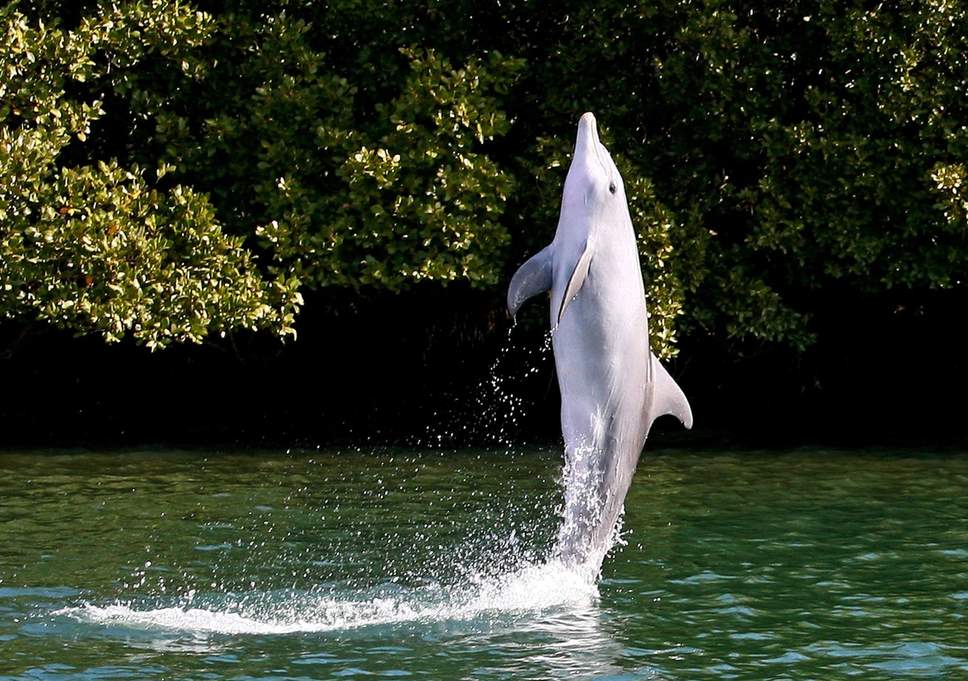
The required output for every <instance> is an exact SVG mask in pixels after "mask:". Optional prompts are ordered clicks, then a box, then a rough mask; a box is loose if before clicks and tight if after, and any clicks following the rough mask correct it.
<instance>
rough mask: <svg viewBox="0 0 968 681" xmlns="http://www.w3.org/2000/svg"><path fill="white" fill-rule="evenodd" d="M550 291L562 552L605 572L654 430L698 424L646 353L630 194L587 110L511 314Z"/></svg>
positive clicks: (518, 278) (512, 291) (512, 295)
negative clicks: (562, 477) (548, 227)
mask: <svg viewBox="0 0 968 681" xmlns="http://www.w3.org/2000/svg"><path fill="white" fill-rule="evenodd" d="M548 290H550V291H551V330H552V346H553V348H554V355H555V367H556V369H557V373H558V385H559V387H560V389H561V432H562V436H563V437H564V441H565V471H566V486H565V487H566V491H565V521H564V524H563V525H562V528H561V530H560V535H559V550H560V553H561V558H562V560H564V561H566V562H569V563H575V564H581V565H584V566H588V567H590V568H591V569H593V570H595V571H597V570H598V569H600V567H601V563H602V560H603V559H604V557H605V553H606V552H607V551H608V549H609V547H610V545H611V539H612V533H613V532H614V530H615V527H616V524H617V521H618V518H619V515H620V514H621V512H622V507H623V504H624V501H625V495H626V492H628V488H629V485H630V484H631V482H632V474H633V473H634V472H635V466H636V464H637V463H638V459H639V454H640V453H641V451H642V448H643V447H644V446H645V440H646V437H647V436H648V434H649V430H650V429H651V427H652V423H653V422H654V421H655V419H657V418H658V417H660V416H663V415H665V414H671V415H673V416H675V417H676V418H678V419H679V420H680V421H681V422H682V423H683V425H685V427H686V428H691V427H692V411H691V409H690V407H689V402H688V401H687V400H686V396H685V395H684V394H683V392H682V390H681V389H680V388H679V386H678V385H676V382H675V381H674V380H673V379H672V377H671V376H670V375H669V373H668V372H667V371H666V370H665V368H664V367H663V366H662V364H661V363H660V362H659V360H658V359H656V358H655V356H654V355H653V354H652V352H651V351H650V349H649V329H648V315H647V314H646V307H645V289H644V286H643V283H642V269H641V266H640V264H639V254H638V248H637V245H636V239H635V232H634V230H633V229H632V220H631V217H630V216H629V210H628V204H627V202H626V198H625V187H624V184H623V182H622V178H621V176H620V175H619V172H618V170H617V169H616V167H615V164H614V163H613V162H612V157H611V156H610V155H609V153H608V150H606V149H605V147H604V146H602V144H601V143H600V142H599V140H598V130H597V127H596V124H595V117H594V116H593V115H592V114H591V113H586V114H584V115H583V116H582V117H581V120H580V121H579V122H578V138H577V140H576V141H575V153H574V157H573V159H572V162H571V167H570V168H569V169H568V176H567V178H566V180H565V190H564V193H563V195H562V199H561V216H560V218H559V220H558V229H557V231H556V232H555V238H554V240H553V241H552V242H551V244H549V245H548V246H546V247H545V248H544V249H542V250H541V251H540V252H539V253H538V254H537V255H535V256H533V257H532V258H531V259H530V260H528V261H527V262H526V263H524V265H522V266H521V268H520V269H519V270H518V271H517V272H516V273H515V275H514V277H513V279H512V280H511V286H510V288H509V290H508V310H509V312H510V313H511V314H512V316H513V315H515V314H516V313H517V311H518V308H519V307H520V306H521V304H522V303H523V302H524V301H525V300H527V299H528V298H531V297H532V296H535V295H537V294H539V293H543V292H545V291H548Z"/></svg>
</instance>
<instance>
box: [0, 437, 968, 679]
mask: <svg viewBox="0 0 968 681" xmlns="http://www.w3.org/2000/svg"><path fill="white" fill-rule="evenodd" d="M559 467H560V464H559V459H558V457H557V456H556V454H555V453H554V452H522V453H517V454H514V455H510V456H509V455H507V454H505V453H503V452H457V453H453V452H451V453H443V454H442V453H437V452H424V453H420V452H413V451H383V452H377V453H373V452H342V453H336V452H316V451H314V452H300V453H293V454H290V455H283V454H278V453H275V454H274V453H267V452H260V453H257V454H256V453H247V454H237V453H225V452H218V453H215V452H212V453H207V454H206V453H198V452H194V453H178V452H125V453H115V454H99V453H71V454H41V453H24V454H19V453H6V454H0V679H81V678H97V679H119V678H131V679H182V678H184V679H212V680H218V679H328V678H343V679H362V678H379V677H416V678H426V679H557V678H578V679H581V678H589V679H592V678H597V679H653V678H655V679H703V678H709V679H729V678H746V679H766V678H784V679H817V678H823V679H833V678H846V677H851V676H856V677H859V678H864V679H872V678H875V679H876V678H911V677H928V678H968V619H966V616H968V495H966V490H968V455H962V456H957V455H942V454H934V455H932V454H911V453H896V452H895V453H892V452H878V453H851V452H816V451H796V452H763V453H735V454H724V453H715V454H714V453H702V452H699V453H696V452H692V453H671V452H669V453H658V454H656V453H650V454H649V456H648V457H647V458H646V459H645V460H644V461H643V464H642V465H640V468H639V472H638V474H637V476H636V479H635V482H634V484H633V486H632V491H631V493H630V497H629V499H628V503H627V515H626V518H625V526H624V527H625V540H626V542H627V544H626V545H625V546H624V547H620V548H619V549H617V550H616V551H614V552H613V553H612V554H611V555H610V556H609V557H608V559H607V560H606V562H605V567H604V575H603V578H602V580H601V581H600V582H599V583H598V584H597V585H595V584H589V583H588V582H586V581H584V580H583V579H582V578H581V577H580V576H578V575H575V574H572V573H569V572H568V571H567V570H565V569H563V568H561V567H560V566H555V565H554V564H551V565H545V564H544V557H545V556H546V555H547V552H548V550H549V547H550V543H551V542H552V540H553V538H554V533H555V527H556V523H557V516H556V508H557V506H558V504H559V499H560V490H559V488H558V485H557V476H558V474H559Z"/></svg>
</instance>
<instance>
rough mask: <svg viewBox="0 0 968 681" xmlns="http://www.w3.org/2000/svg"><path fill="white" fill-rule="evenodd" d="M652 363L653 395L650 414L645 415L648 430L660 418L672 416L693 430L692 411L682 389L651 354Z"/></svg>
mask: <svg viewBox="0 0 968 681" xmlns="http://www.w3.org/2000/svg"><path fill="white" fill-rule="evenodd" d="M649 360H650V361H651V362H652V382H653V386H654V387H653V391H654V392H653V394H652V404H651V405H650V406H649V413H648V414H646V415H645V420H646V424H645V425H646V429H647V430H649V429H651V428H652V423H653V422H654V421H655V420H656V419H657V418H659V417H660V416H666V415H667V414H670V415H672V416H675V417H676V418H677V419H679V421H680V422H681V423H682V425H684V426H685V427H686V428H692V409H691V408H690V407H689V400H687V399H686V395H685V393H683V392H682V388H680V387H679V385H678V384H677V383H676V382H675V380H673V378H672V376H670V375H669V372H668V371H666V368H665V367H664V366H662V362H660V361H659V360H658V359H657V358H656V356H655V355H653V354H652V353H651V352H650V353H649Z"/></svg>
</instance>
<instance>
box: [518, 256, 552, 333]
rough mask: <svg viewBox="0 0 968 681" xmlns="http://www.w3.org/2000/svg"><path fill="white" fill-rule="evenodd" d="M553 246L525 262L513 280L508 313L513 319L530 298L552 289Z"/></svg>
mask: <svg viewBox="0 0 968 681" xmlns="http://www.w3.org/2000/svg"><path fill="white" fill-rule="evenodd" d="M551 281H552V267H551V244H549V245H547V246H545V247H544V248H542V249H541V250H540V251H538V252H537V253H536V254H534V255H533V256H531V258H530V259H529V260H528V261H527V262H525V263H524V264H523V265H521V267H519V268H518V271H517V272H515V273H514V277H512V278H511V285H510V286H509V287H508V312H509V313H510V314H511V316H512V317H516V316H517V314H518V308H520V307H521V304H522V303H523V302H524V301H526V300H527V299H528V298H531V297H533V296H536V295H538V294H539V293H544V292H545V291H547V290H548V289H550V288H551Z"/></svg>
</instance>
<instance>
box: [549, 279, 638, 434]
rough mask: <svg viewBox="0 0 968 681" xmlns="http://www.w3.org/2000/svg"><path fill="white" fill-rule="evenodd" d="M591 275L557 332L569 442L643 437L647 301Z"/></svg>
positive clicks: (557, 365)
mask: <svg viewBox="0 0 968 681" xmlns="http://www.w3.org/2000/svg"><path fill="white" fill-rule="evenodd" d="M596 284H597V282H596V281H595V280H594V279H593V277H591V276H589V280H588V281H587V282H586V284H585V286H584V287H583V288H582V291H581V293H580V294H579V295H578V296H577V297H576V298H575V300H574V301H572V302H571V304H570V305H569V306H568V309H567V311H566V313H565V315H564V317H563V318H562V320H561V323H560V324H559V326H558V328H557V330H556V331H555V332H554V335H553V336H552V343H553V346H554V355H555V368H556V370H557V373H558V385H559V388H560V390H561V415H562V423H561V425H562V435H563V437H564V439H565V445H566V447H567V448H574V447H580V446H584V447H589V446H591V447H595V448H602V447H605V446H607V445H608V442H609V440H616V439H618V440H622V441H627V440H629V439H633V440H634V439H637V438H638V435H639V433H638V430H640V425H641V420H642V419H641V415H642V414H643V413H644V407H645V404H644V403H645V399H646V392H647V390H646V389H647V379H648V368H649V367H648V358H649V354H648V352H649V350H648V333H647V326H646V319H645V302H644V300H642V301H636V300H634V299H632V300H629V299H627V298H626V299H619V300H615V299H610V298H614V297H612V296H610V295H609V294H610V293H611V292H610V291H608V290H601V289H600V288H599V287H598V286H596Z"/></svg>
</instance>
